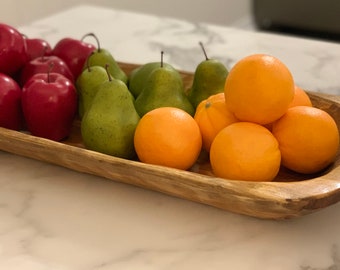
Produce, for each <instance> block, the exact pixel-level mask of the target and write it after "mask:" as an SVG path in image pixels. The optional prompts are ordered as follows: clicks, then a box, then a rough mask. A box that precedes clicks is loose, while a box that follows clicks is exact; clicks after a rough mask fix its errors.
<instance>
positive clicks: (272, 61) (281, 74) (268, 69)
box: [224, 54, 295, 125]
mask: <svg viewBox="0 0 340 270" xmlns="http://www.w3.org/2000/svg"><path fill="white" fill-rule="evenodd" d="M294 86H295V84H294V80H293V76H292V74H291V72H290V70H289V69H288V67H287V66H286V65H285V64H284V63H283V62H281V61H280V60H279V59H277V58H276V57H273V56H270V55H266V54H253V55H249V56H247V57H244V58H243V59H241V60H240V61H238V62H237V63H236V64H235V65H234V66H233V67H232V69H231V70H230V72H229V75H228V77H227V79H226V82H225V88H224V93H225V97H226V104H227V105H228V107H229V109H230V110H231V112H233V113H234V114H235V116H236V117H237V118H238V119H239V120H240V121H248V122H254V123H258V124H262V125H265V124H268V123H271V122H274V121H275V120H277V119H278V118H280V117H281V116H282V115H283V114H284V113H285V112H286V111H287V109H288V106H289V104H290V102H291V101H292V100H293V96H294Z"/></svg>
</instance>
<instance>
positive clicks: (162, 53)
mask: <svg viewBox="0 0 340 270" xmlns="http://www.w3.org/2000/svg"><path fill="white" fill-rule="evenodd" d="M163 55H164V52H163V51H161V67H163Z"/></svg>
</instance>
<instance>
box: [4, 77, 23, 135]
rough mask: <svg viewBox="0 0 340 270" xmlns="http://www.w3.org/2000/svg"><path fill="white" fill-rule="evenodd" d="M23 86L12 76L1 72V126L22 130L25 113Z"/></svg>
mask: <svg viewBox="0 0 340 270" xmlns="http://www.w3.org/2000/svg"><path fill="white" fill-rule="evenodd" d="M21 94H22V91H21V88H20V86H19V85H18V83H17V82H16V81H15V80H14V79H12V77H10V76H8V75H6V74H4V73H0V126H1V127H4V128H8V129H12V130H21V129H22V126H23V114H22V110H21Z"/></svg>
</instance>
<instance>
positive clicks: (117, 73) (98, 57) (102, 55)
mask: <svg viewBox="0 0 340 270" xmlns="http://www.w3.org/2000/svg"><path fill="white" fill-rule="evenodd" d="M87 35H91V36H93V37H94V38H95V39H96V41H97V49H96V50H94V51H93V53H92V55H91V59H90V60H89V65H90V66H101V67H104V68H105V67H106V65H109V66H108V69H109V72H110V74H111V75H112V76H113V78H115V79H118V80H121V81H122V82H124V83H125V84H127V83H128V76H127V74H126V73H125V72H124V70H122V69H121V68H120V66H119V65H118V63H117V62H116V60H115V58H114V57H113V55H112V54H111V53H110V52H109V51H108V50H107V49H103V48H101V47H100V42H99V39H98V38H97V37H96V35H94V34H93V33H89V34H87ZM85 68H86V66H84V69H85Z"/></svg>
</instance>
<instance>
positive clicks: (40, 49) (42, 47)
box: [25, 38, 52, 61]
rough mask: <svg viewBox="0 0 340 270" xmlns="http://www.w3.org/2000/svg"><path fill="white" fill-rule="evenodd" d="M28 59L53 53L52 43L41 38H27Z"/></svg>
mask: <svg viewBox="0 0 340 270" xmlns="http://www.w3.org/2000/svg"><path fill="white" fill-rule="evenodd" d="M25 42H26V47H27V57H28V61H31V60H33V59H35V58H38V57H42V56H49V55H52V47H51V45H50V44H49V43H48V42H47V41H46V40H44V39H41V38H25Z"/></svg>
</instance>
